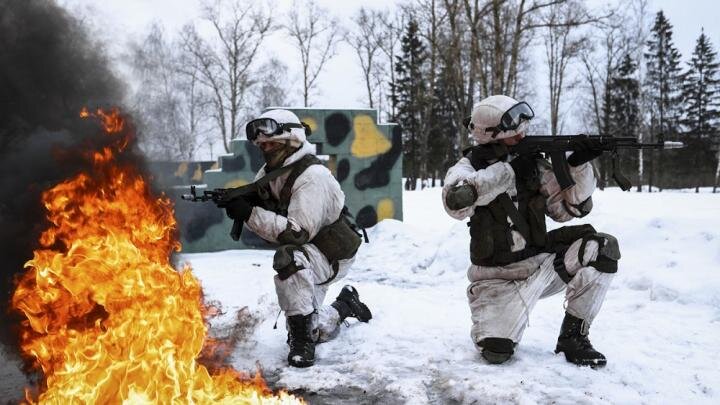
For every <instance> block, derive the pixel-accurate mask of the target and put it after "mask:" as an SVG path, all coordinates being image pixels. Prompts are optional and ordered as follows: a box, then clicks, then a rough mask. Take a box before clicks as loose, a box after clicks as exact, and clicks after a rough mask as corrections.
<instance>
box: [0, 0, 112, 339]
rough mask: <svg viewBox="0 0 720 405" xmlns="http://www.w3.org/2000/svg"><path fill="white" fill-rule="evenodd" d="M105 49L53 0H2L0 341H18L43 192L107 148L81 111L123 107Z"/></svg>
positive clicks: (85, 167) (41, 215)
mask: <svg viewBox="0 0 720 405" xmlns="http://www.w3.org/2000/svg"><path fill="white" fill-rule="evenodd" d="M122 95H123V94H122V86H121V85H120V82H119V81H118V80H117V79H116V78H115V76H114V75H113V74H112V72H111V70H110V68H109V64H108V61H107V58H106V57H105V55H104V53H103V50H102V48H101V46H100V45H98V43H97V42H96V41H95V39H93V38H92V37H91V36H90V35H89V34H88V32H87V30H86V29H84V27H83V26H82V24H81V23H80V22H79V20H78V19H77V18H76V17H74V16H73V15H71V14H69V13H68V12H67V11H66V10H64V9H62V8H61V7H60V6H58V5H57V4H56V3H55V1H51V0H2V1H0V249H1V251H2V255H1V256H0V310H1V313H0V339H1V340H2V341H3V342H4V343H6V344H7V343H10V344H12V343H14V342H15V340H14V338H15V336H16V333H17V324H18V322H17V316H16V315H15V314H12V313H11V312H10V311H9V310H8V308H9V306H8V303H9V300H10V297H11V294H12V291H13V288H14V282H13V280H14V279H15V277H16V276H17V275H18V274H19V273H20V272H21V271H22V270H23V264H24V263H25V262H26V261H27V260H28V259H30V258H31V257H32V251H33V249H35V248H37V247H38V244H37V240H38V236H39V235H40V232H41V231H42V229H43V228H44V226H45V225H46V224H45V219H44V217H45V213H44V210H43V207H42V206H41V202H40V198H41V193H42V192H43V191H44V190H46V189H48V188H49V187H51V186H53V185H54V184H57V183H58V182H60V181H62V180H63V179H66V178H69V177H71V176H73V175H74V174H76V173H78V172H79V171H82V170H89V167H88V164H87V162H86V160H85V159H83V158H81V156H80V154H79V151H81V150H82V149H86V148H87V147H88V145H89V144H95V145H97V144H99V143H103V142H108V141H107V137H105V138H101V136H102V134H101V131H100V130H99V127H98V125H97V124H95V123H91V122H88V121H84V120H81V119H80V118H79V115H78V113H79V111H80V109H81V108H82V107H83V106H88V107H90V108H94V107H101V106H102V107H108V106H113V105H119V103H120V101H121V99H122Z"/></svg>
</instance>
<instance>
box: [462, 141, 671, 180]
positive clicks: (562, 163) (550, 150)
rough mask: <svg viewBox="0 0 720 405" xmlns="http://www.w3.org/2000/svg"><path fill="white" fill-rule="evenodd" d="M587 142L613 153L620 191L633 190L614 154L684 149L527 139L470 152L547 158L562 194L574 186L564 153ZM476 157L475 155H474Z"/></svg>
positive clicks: (488, 157) (486, 156) (485, 157)
mask: <svg viewBox="0 0 720 405" xmlns="http://www.w3.org/2000/svg"><path fill="white" fill-rule="evenodd" d="M578 141H582V142H583V143H585V142H587V143H590V144H591V145H592V148H593V149H596V150H602V151H603V152H611V153H612V177H613V179H614V180H615V182H616V183H617V184H618V186H620V188H621V189H622V190H623V191H627V190H629V189H630V188H631V187H632V184H631V183H630V180H628V179H627V177H625V176H624V175H623V174H622V173H620V169H619V165H618V161H617V160H618V155H617V151H618V150H619V149H661V150H662V149H677V148H682V147H684V146H685V145H684V144H683V143H682V142H668V141H666V142H657V143H640V142H638V141H637V139H635V138H634V137H631V136H619V137H615V136H608V135H557V136H553V135H528V136H526V137H525V138H523V139H522V140H520V142H519V143H518V144H516V145H512V146H505V145H504V144H485V145H478V146H473V147H471V148H469V149H470V150H471V151H472V153H473V156H474V157H478V158H480V159H483V160H491V159H499V158H501V157H502V156H504V155H505V154H507V153H510V154H517V155H534V154H538V153H542V154H544V155H546V156H549V157H550V161H551V162H552V167H553V172H554V173H555V177H556V178H557V181H558V184H559V185H560V188H561V189H562V190H566V189H568V188H570V187H572V186H574V185H575V181H573V179H572V177H571V176H570V167H569V165H568V162H567V157H566V152H575V151H576V150H577V148H578V147H579V146H578V145H579V142H578ZM476 154H477V155H476Z"/></svg>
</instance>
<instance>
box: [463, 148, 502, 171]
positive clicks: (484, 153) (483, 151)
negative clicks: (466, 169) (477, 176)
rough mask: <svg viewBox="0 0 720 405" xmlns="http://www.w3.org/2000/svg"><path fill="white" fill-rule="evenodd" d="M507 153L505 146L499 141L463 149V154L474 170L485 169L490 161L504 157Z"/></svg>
mask: <svg viewBox="0 0 720 405" xmlns="http://www.w3.org/2000/svg"><path fill="white" fill-rule="evenodd" d="M507 154H508V148H507V146H505V145H504V144H500V143H490V144H486V145H477V146H473V147H472V148H468V149H465V150H464V151H463V155H464V156H465V157H466V158H468V159H469V160H470V164H472V166H473V169H475V170H480V169H485V168H486V167H488V166H490V164H491V163H490V161H493V162H494V161H497V160H499V159H504V158H505V156H507Z"/></svg>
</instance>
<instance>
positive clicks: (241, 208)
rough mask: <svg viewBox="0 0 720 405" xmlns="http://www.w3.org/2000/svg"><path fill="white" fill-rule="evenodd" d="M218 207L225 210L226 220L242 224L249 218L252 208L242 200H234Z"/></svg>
mask: <svg viewBox="0 0 720 405" xmlns="http://www.w3.org/2000/svg"><path fill="white" fill-rule="evenodd" d="M218 206H219V207H220V208H225V213H226V214H227V216H228V218H230V219H232V220H235V221H242V222H246V221H247V220H248V219H249V218H250V214H251V213H252V210H253V206H252V205H251V204H250V203H249V202H247V201H246V200H245V199H244V198H236V199H234V200H232V201H228V202H227V203H224V204H220V205H218Z"/></svg>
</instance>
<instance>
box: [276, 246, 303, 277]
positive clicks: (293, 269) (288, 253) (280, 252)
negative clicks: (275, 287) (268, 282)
mask: <svg viewBox="0 0 720 405" xmlns="http://www.w3.org/2000/svg"><path fill="white" fill-rule="evenodd" d="M297 251H299V252H302V254H304V255H305V257H308V254H307V252H306V251H305V249H303V248H302V247H300V246H296V245H282V246H280V247H279V248H277V250H275V256H273V269H275V271H276V272H277V273H278V278H280V280H283V281H284V280H287V279H288V278H289V277H290V276H292V275H293V274H295V273H297V272H298V271H300V270H302V269H304V268H305V266H303V265H302V264H297V263H296V262H295V252H297ZM308 260H309V258H308Z"/></svg>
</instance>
